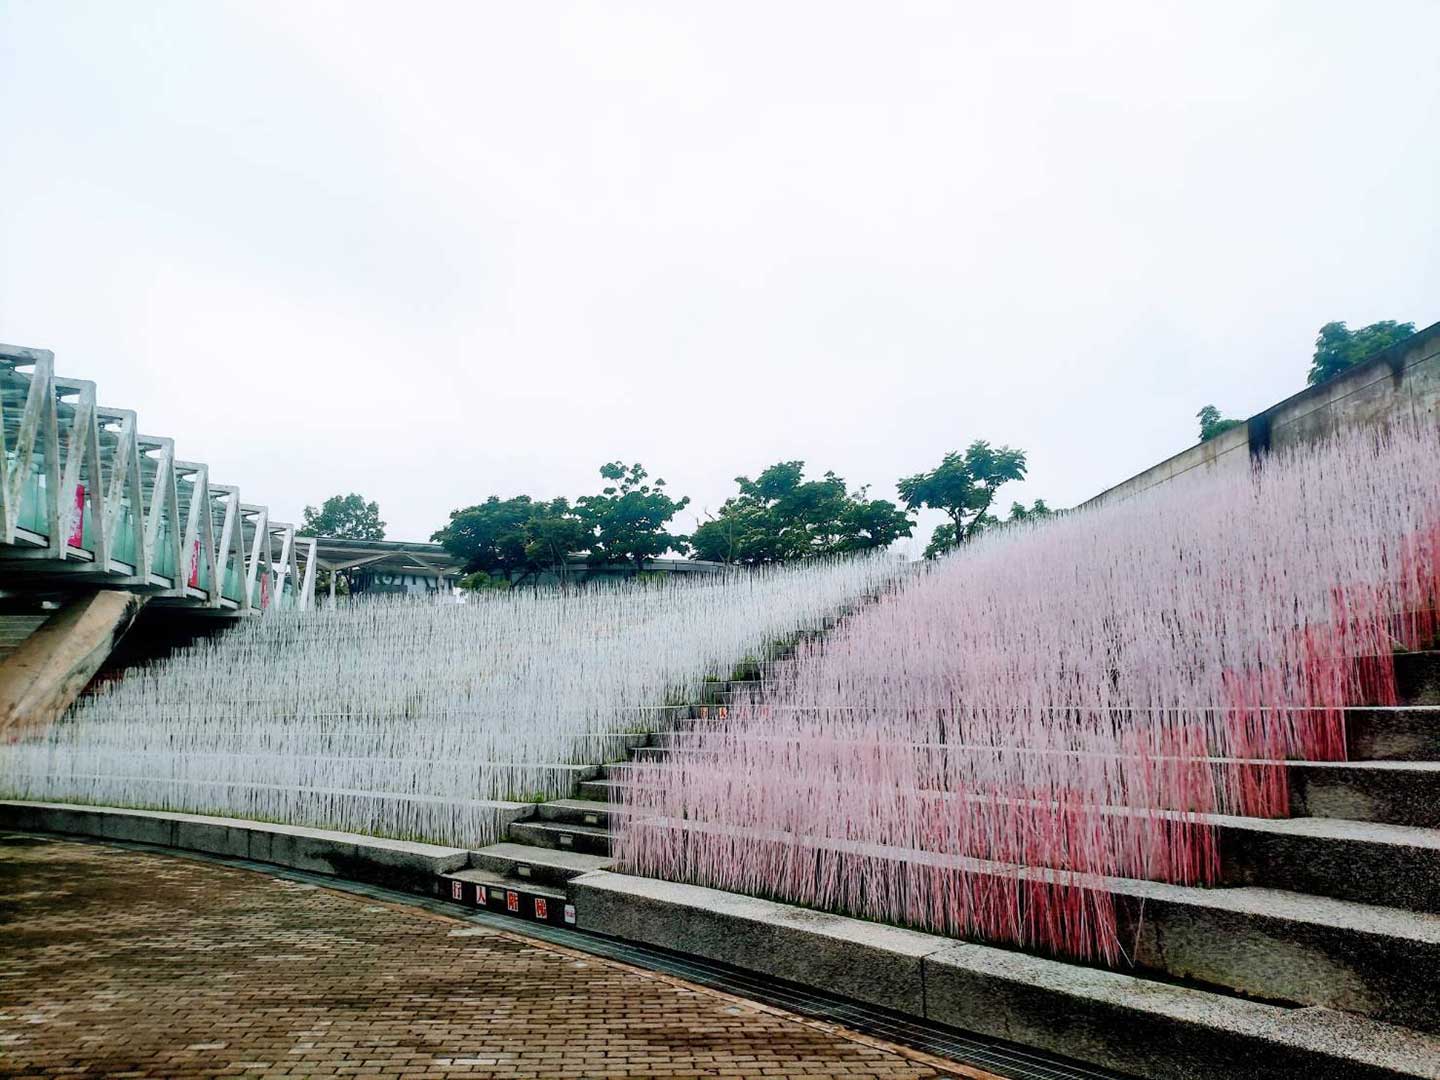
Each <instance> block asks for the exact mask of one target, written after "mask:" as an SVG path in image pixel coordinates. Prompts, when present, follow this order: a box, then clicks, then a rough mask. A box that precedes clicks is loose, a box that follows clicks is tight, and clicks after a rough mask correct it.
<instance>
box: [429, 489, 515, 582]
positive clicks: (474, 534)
mask: <svg viewBox="0 0 1440 1080" xmlns="http://www.w3.org/2000/svg"><path fill="white" fill-rule="evenodd" d="M534 510H535V502H534V500H533V499H531V498H530V496H529V495H516V496H515V497H514V498H512V499H502V498H500V496H499V495H491V496H490V497H489V498H488V499H486V500H485V501H484V502H483V503H478V504H476V505H475V506H467V507H463V508H462V509H459V510H452V511H451V512H450V523H449V524H448V525H446V526H445V528H443V529H440V530H439V531H437V532H436V533H434V534H433V535H432V536H431V537H430V539H431V540H433V541H436V542H437V543H440V544H443V545H444V546H445V550H446V551H448V552H449V553H450V554H451V555H453V556H455V558H457V559H463V560H465V572H466V573H467V574H473V573H485V574H489V575H490V576H491V577H496V576H504V577H506V578H508V577H509V576H510V574H511V573H512V572H513V571H517V570H519V571H523V570H524V569H525V568H526V565H527V562H528V557H527V556H526V554H525V545H526V543H527V542H528V538H527V537H526V535H525V525H526V523H527V522H528V521H529V520H530V515H531V514H532V513H533V512H534Z"/></svg>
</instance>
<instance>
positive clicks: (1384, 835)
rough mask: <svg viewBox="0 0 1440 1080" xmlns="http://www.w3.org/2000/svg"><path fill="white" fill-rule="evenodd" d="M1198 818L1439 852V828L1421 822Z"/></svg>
mask: <svg viewBox="0 0 1440 1080" xmlns="http://www.w3.org/2000/svg"><path fill="white" fill-rule="evenodd" d="M1198 818H1199V820H1201V821H1204V822H1208V823H1210V824H1214V825H1218V826H1220V827H1222V828H1228V829H1243V830H1246V831H1249V832H1260V833H1270V834H1272V835H1275V836H1302V837H1308V838H1314V839H1319V840H1350V841H1360V842H1362V843H1367V844H1391V845H1394V846H1396V847H1410V848H1425V849H1429V850H1433V851H1440V829H1428V828H1425V827H1424V826H1422V825H1389V824H1386V823H1384V822H1379V821H1356V820H1354V819H1352V818H1334V817H1292V818H1251V817H1234V816H1231V815H1227V814H1200V815H1198Z"/></svg>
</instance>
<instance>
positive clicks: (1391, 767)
mask: <svg viewBox="0 0 1440 1080" xmlns="http://www.w3.org/2000/svg"><path fill="white" fill-rule="evenodd" d="M1286 764H1287V765H1288V766H1289V767H1290V768H1292V769H1316V770H1324V771H1332V770H1335V771H1338V770H1344V769H1355V770H1358V771H1360V772H1412V773H1427V774H1428V773H1433V774H1436V775H1440V761H1387V760H1385V759H1384V758H1377V759H1373V760H1367V761H1289V762H1286Z"/></svg>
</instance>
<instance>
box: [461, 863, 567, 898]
mask: <svg viewBox="0 0 1440 1080" xmlns="http://www.w3.org/2000/svg"><path fill="white" fill-rule="evenodd" d="M441 876H442V877H443V878H445V879H446V880H447V881H463V882H465V883H466V884H467V885H484V886H486V887H487V888H493V889H513V890H515V891H516V892H525V893H530V894H531V895H533V896H544V897H546V898H548V899H550V900H556V901H561V902H563V901H564V900H565V890H564V889H556V888H553V887H552V886H549V885H540V884H537V883H536V882H534V881H532V880H530V879H529V878H519V877H510V876H509V875H507V874H497V873H495V872H494V871H493V870H479V869H475V868H473V867H472V868H471V869H468V870H455V871H453V872H452V873H449V874H442V875H441Z"/></svg>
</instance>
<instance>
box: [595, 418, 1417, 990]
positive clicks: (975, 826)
mask: <svg viewBox="0 0 1440 1080" xmlns="http://www.w3.org/2000/svg"><path fill="white" fill-rule="evenodd" d="M1437 462H1440V431H1437V428H1436V427H1435V425H1434V423H1433V421H1415V422H1404V423H1397V424H1395V425H1393V426H1392V427H1390V428H1388V429H1386V430H1383V431H1376V430H1367V431H1357V432H1351V433H1347V434H1344V435H1340V436H1337V437H1334V438H1332V439H1330V440H1328V441H1325V442H1322V443H1319V444H1316V445H1313V446H1309V447H1306V448H1303V449H1298V450H1293V451H1285V452H1279V453H1275V454H1273V455H1271V456H1270V457H1269V458H1267V459H1266V461H1265V464H1264V466H1263V467H1262V468H1259V469H1257V470H1253V471H1252V470H1249V469H1247V468H1245V467H1244V466H1243V465H1241V466H1239V467H1230V468H1222V467H1220V466H1216V467H1214V468H1212V469H1211V470H1209V471H1208V472H1201V471H1198V470H1197V471H1196V472H1193V473H1191V474H1187V475H1185V476H1183V477H1180V478H1177V479H1176V480H1174V481H1172V482H1170V483H1168V484H1165V485H1163V486H1160V487H1158V488H1155V489H1152V490H1151V491H1149V492H1145V493H1143V494H1141V495H1139V496H1136V497H1133V498H1131V499H1128V500H1126V501H1123V502H1115V503H1110V504H1107V505H1103V506H1100V507H1096V508H1094V509H1087V510H1082V511H1078V512H1074V513H1070V514H1067V515H1064V516H1062V517H1060V518H1058V519H1056V520H1051V521H1048V522H1045V523H1042V524H1039V525H1035V526H1028V525H1027V526H1020V527H1015V528H1007V529H1003V530H998V531H995V532H993V533H992V534H990V535H988V536H983V537H982V538H980V539H979V540H978V541H976V542H974V543H972V544H970V545H968V546H967V547H965V548H963V549H961V550H960V551H958V552H956V553H955V554H953V555H951V556H949V557H947V558H945V559H942V560H940V561H939V562H938V563H937V564H935V565H933V566H929V567H926V568H924V569H922V570H921V571H920V572H918V573H916V574H915V575H913V577H912V578H910V579H909V580H908V581H906V582H905V583H903V584H902V585H900V586H899V587H897V588H895V589H894V590H892V591H890V592H888V593H887V594H885V595H884V596H882V597H881V598H880V599H879V600H878V601H876V602H874V603H872V604H869V605H867V606H865V607H863V608H862V609H861V610H860V611H858V612H857V613H856V614H854V615H853V616H851V617H850V618H849V619H848V620H846V621H845V622H844V623H843V624H842V625H841V626H840V627H838V628H837V629H836V630H835V631H833V632H832V633H831V634H830V635H828V637H827V638H826V639H825V640H823V641H822V642H819V643H813V642H812V643H806V644H802V645H801V646H800V647H799V648H798V649H797V650H796V651H795V652H794V653H793V655H792V656H790V657H789V658H788V659H787V660H785V661H783V662H781V663H778V664H776V665H774V666H773V667H772V670H771V671H770V673H769V676H768V678H767V682H766V684H765V688H764V693H763V695H761V696H759V697H757V698H754V699H752V700H745V701H739V702H736V703H735V704H733V705H732V706H731V707H730V708H729V709H728V710H726V711H725V713H724V715H723V717H721V716H719V715H716V716H712V717H709V718H706V719H703V720H697V721H695V722H693V723H690V724H684V725H681V727H680V728H679V729H678V730H677V732H676V734H675V738H674V740H673V742H674V748H673V751H672V752H671V753H670V754H668V755H666V756H665V757H662V758H659V759H656V760H653V761H646V762H640V763H637V764H636V765H635V766H634V767H633V768H632V769H630V770H629V773H628V778H627V781H626V783H625V784H624V785H622V788H621V794H620V798H621V800H622V802H624V803H625V804H626V807H625V808H626V811H627V813H625V814H623V815H620V817H621V821H622V824H621V826H620V828H619V833H618V837H617V842H616V848H617V854H618V856H619V859H620V862H621V865H622V867H623V868H624V869H627V870H629V871H630V872H634V873H640V874H647V875H652V876H657V877H662V878H667V879H672V880H678V881H688V882H694V883H698V884H702V885H709V886H715V887H719V888H725V889H731V890H738V891H742V892H746V893H752V894H756V895H763V896H769V897H774V898H777V899H782V900H786V901H790V902H794V903H799V904H805V905H809V906H812V907H816V908H822V909H826V910H833V911H841V912H846V913H852V914H855V915H858V916H862V917H865V918H870V919H876V920H881V921H885V922H893V923H901V924H905V925H910V926H915V927H919V928H922V929H926V930H931V931H934V932H938V933H942V934H949V935H954V936H958V937H965V938H971V939H978V940H985V941H993V942H999V943H1005V944H1011V945H1017V946H1021V947H1025V948H1032V949H1037V950H1041V951H1045V952H1050V953H1055V954H1060V955H1065V956H1070V957H1076V958H1082V959H1088V960H1098V961H1103V962H1107V963H1115V962H1118V961H1119V960H1120V959H1121V958H1122V957H1123V956H1124V954H1125V952H1126V944H1127V943H1126V942H1125V941H1124V940H1122V930H1121V926H1120V922H1121V919H1120V916H1119V915H1118V914H1117V911H1116V909H1115V905H1114V902H1113V898H1112V894H1111V893H1110V892H1108V891H1107V890H1106V879H1110V878H1142V879H1147V880H1154V881H1165V882H1175V883H1182V884H1207V883H1213V882H1215V881H1216V880H1217V878H1218V874H1219V867H1220V863H1219V852H1218V849H1217V841H1216V836H1215V830H1214V828H1213V827H1212V826H1211V825H1210V824H1208V818H1207V815H1210V814H1216V813H1220V814H1247V815H1255V816H1271V817H1274V816H1284V815H1286V814H1287V813H1288V812H1289V789H1288V784H1287V779H1286V771H1285V768H1284V762H1285V761H1286V760H1287V759H1313V760H1342V759H1343V758H1344V755H1345V729H1344V715H1345V714H1344V710H1345V708H1346V707H1347V706H1353V705H1357V704H1381V705H1384V704H1393V703H1394V702H1395V700H1396V688H1395V675H1394V663H1393V650H1394V649H1395V648H1397V647H1402V648H1412V649H1413V648H1418V647H1422V646H1424V645H1426V644H1428V643H1430V642H1432V641H1433V640H1434V637H1435V633H1436V614H1435V613H1436V610H1437V607H1440V603H1437V601H1440V468H1437Z"/></svg>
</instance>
